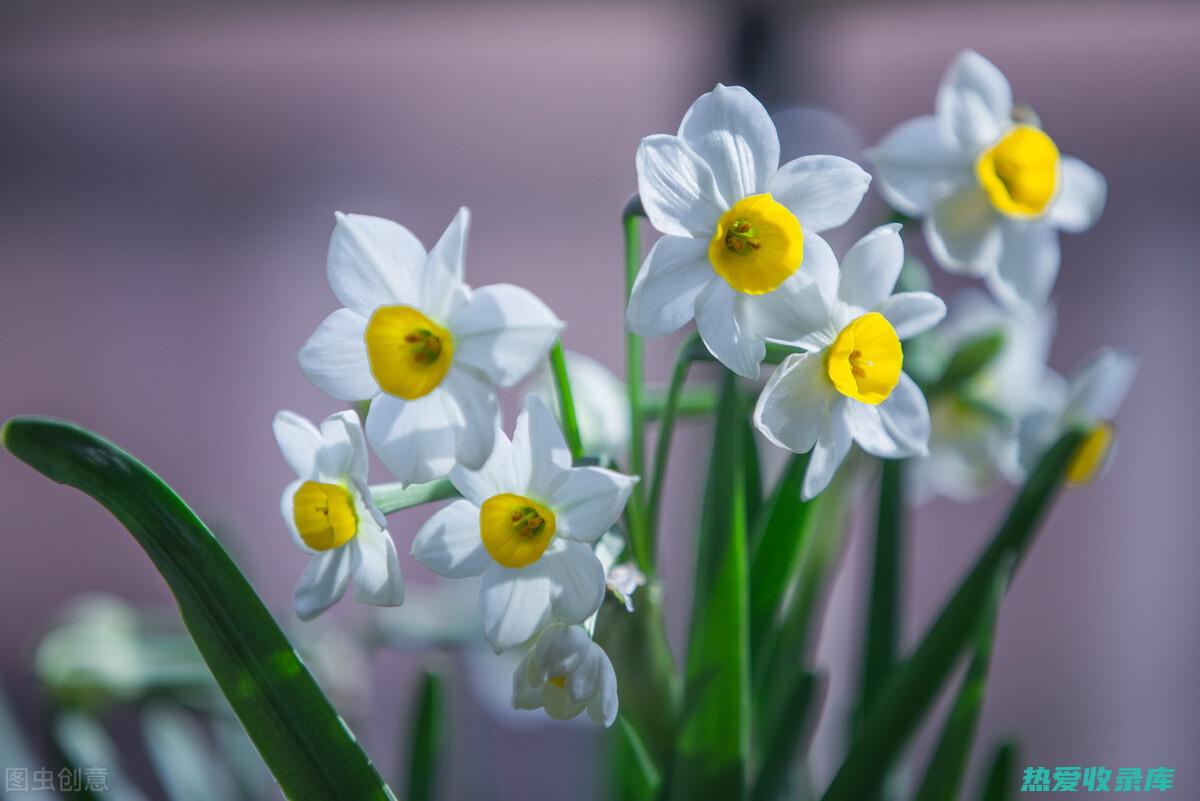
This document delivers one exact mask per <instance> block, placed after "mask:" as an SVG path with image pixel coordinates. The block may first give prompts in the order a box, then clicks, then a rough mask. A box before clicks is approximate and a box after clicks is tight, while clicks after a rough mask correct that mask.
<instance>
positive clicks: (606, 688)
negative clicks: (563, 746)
mask: <svg viewBox="0 0 1200 801" xmlns="http://www.w3.org/2000/svg"><path fill="white" fill-rule="evenodd" d="M512 705H513V708H514V709H540V708H544V709H545V710H546V714H547V715H549V716H550V717H552V718H554V719H555V720H570V719H571V718H573V717H575V716H577V715H578V714H579V713H581V712H583V711H584V710H585V709H586V710H587V713H588V717H590V718H591V719H592V720H594V721H596V722H597V723H601V724H603V725H605V726H611V725H612V724H613V722H614V721H615V720H616V719H617V706H618V703H617V674H616V673H615V672H614V671H613V666H612V662H611V661H609V658H608V654H606V653H604V649H603V648H601V647H600V646H599V645H596V643H594V642H592V640H591V638H590V637H588V634H587V632H586V631H585V630H584V629H583V627H582V626H564V625H562V624H559V623H555V624H551V625H549V626H547V627H546V628H545V629H544V630H543V631H542V633H541V634H540V635H539V636H538V638H537V642H536V643H534V646H533V647H532V648H530V649H529V652H528V653H527V654H525V657H524V658H523V659H522V660H521V663H520V664H519V665H517V669H516V671H515V672H514V673H513V691H512Z"/></svg>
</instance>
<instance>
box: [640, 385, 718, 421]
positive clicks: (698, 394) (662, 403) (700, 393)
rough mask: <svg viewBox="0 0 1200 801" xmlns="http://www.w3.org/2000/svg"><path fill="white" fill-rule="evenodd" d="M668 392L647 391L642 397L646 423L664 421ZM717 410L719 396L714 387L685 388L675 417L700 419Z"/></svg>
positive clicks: (658, 390)
mask: <svg viewBox="0 0 1200 801" xmlns="http://www.w3.org/2000/svg"><path fill="white" fill-rule="evenodd" d="M667 394H668V393H667V390H662V389H647V390H645V392H644V394H643V397H642V414H643V415H644V416H645V419H646V422H649V423H653V422H654V421H655V420H660V419H662V416H663V412H665V411H666V406H667ZM716 410H717V394H716V393H715V392H713V390H712V387H694V388H691V389H689V388H688V387H684V388H683V390H682V391H681V392H680V393H679V401H678V403H676V405H675V417H676V418H680V417H699V416H701V415H706V414H712V413H713V412H715V411H716Z"/></svg>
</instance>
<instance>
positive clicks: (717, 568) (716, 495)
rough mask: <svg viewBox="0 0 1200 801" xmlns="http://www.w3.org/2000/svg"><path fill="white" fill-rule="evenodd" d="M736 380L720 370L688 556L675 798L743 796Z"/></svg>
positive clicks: (745, 673) (746, 702)
mask: <svg viewBox="0 0 1200 801" xmlns="http://www.w3.org/2000/svg"><path fill="white" fill-rule="evenodd" d="M742 410H743V407H742V403H741V397H740V393H739V391H738V386H737V378H736V376H734V375H733V374H732V373H725V376H724V381H723V385H722V389H721V400H720V404H719V407H718V410H717V422H716V430H715V432H714V435H713V447H712V457H711V463H710V467H709V474H708V486H707V488H706V490H705V499H704V500H705V503H704V515H703V519H702V521H701V526H700V534H699V537H698V541H697V552H696V581H695V585H694V591H693V601H692V619H691V635H690V640H689V643H688V661H687V671H686V681H685V685H684V704H683V709H684V710H685V711H684V715H683V718H682V720H681V721H680V732H679V742H678V747H677V751H676V755H675V764H674V768H673V770H672V773H671V782H670V784H671V795H672V798H675V799H678V801H693V799H696V798H720V799H722V801H740V799H743V798H745V794H746V779H747V775H746V760H747V758H748V756H749V750H750V725H749V723H750V659H749V641H748V640H749V630H748V629H749V627H748V618H747V604H748V601H747V586H746V584H747V569H746V483H745V476H744V474H743V472H744V467H745V460H744V452H743V448H744V447H745V443H744V441H743V440H744V437H743V433H744V430H745V429H744V425H743V423H742V420H741V412H742Z"/></svg>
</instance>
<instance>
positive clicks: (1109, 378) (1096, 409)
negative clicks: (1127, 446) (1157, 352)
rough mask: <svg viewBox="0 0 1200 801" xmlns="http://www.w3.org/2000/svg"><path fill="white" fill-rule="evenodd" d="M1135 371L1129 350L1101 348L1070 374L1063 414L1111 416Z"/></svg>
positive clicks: (1075, 418) (1073, 418) (1076, 418)
mask: <svg viewBox="0 0 1200 801" xmlns="http://www.w3.org/2000/svg"><path fill="white" fill-rule="evenodd" d="M1136 373H1137V358H1136V357H1135V356H1133V354H1131V353H1128V352H1126V351H1122V350H1116V349H1114V348H1101V349H1100V350H1099V351H1097V352H1096V354H1095V355H1094V356H1092V358H1090V359H1088V361H1087V363H1086V364H1085V365H1084V366H1083V367H1081V368H1080V369H1079V370H1078V371H1077V372H1076V373H1075V374H1074V375H1073V376H1071V383H1070V388H1069V390H1068V400H1067V410H1066V413H1065V415H1064V416H1065V417H1066V418H1067V421H1068V422H1071V423H1074V422H1076V421H1079V420H1082V421H1083V422H1087V423H1094V422H1096V421H1099V420H1105V421H1108V420H1112V419H1113V417H1115V416H1116V414H1117V409H1119V408H1120V407H1121V403H1122V402H1124V400H1125V396H1126V395H1127V394H1128V393H1129V388H1130V387H1131V386H1132V385H1133V377H1134V375H1135V374H1136Z"/></svg>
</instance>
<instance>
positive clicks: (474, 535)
mask: <svg viewBox="0 0 1200 801" xmlns="http://www.w3.org/2000/svg"><path fill="white" fill-rule="evenodd" d="M494 439H495V449H494V450H493V452H492V455H491V456H490V457H489V458H488V460H487V462H486V463H484V465H483V467H482V468H480V469H479V470H477V471H471V470H466V469H464V468H462V467H455V468H454V470H452V471H451V472H450V481H451V482H452V483H453V484H454V486H455V488H456V489H458V491H459V492H460V493H461V494H462V496H463V500H459V501H455V502H454V503H451V504H450V505H449V506H447V507H445V508H444V509H442V510H440V511H439V512H437V514H435V515H434V516H433V517H432V518H430V520H429V521H428V522H427V523H426V524H425V525H424V526H422V528H421V530H420V532H419V533H418V534H417V537H416V539H415V540H414V541H413V546H412V553H413V556H414V557H416V558H417V560H418V561H420V562H421V563H422V564H424V565H425V566H426V567H428V568H429V569H430V570H432V571H433V572H434V573H437V574H438V575H442V576H446V577H448V578H462V577H465V576H477V575H480V574H482V575H483V584H482V587H481V589H480V595H479V600H480V607H481V611H482V615H483V624H484V632H485V633H486V635H487V638H488V640H489V641H490V642H491V643H492V646H493V647H494V648H495V649H496V651H497V652H500V651H503V650H506V649H508V648H512V647H514V646H516V645H520V644H521V643H523V642H525V641H526V640H528V639H530V638H531V637H533V635H534V634H536V633H537V632H538V631H539V630H540V629H541V628H542V627H543V626H545V625H546V624H547V623H549V622H550V620H551V619H552V617H553V618H555V619H557V620H559V621H562V622H564V623H582V622H583V621H585V620H587V619H588V617H590V616H591V615H592V613H593V612H595V611H596V609H598V608H599V606H600V602H601V601H602V600H603V599H604V587H605V576H604V568H603V566H602V565H601V564H600V560H599V559H597V558H596V554H595V553H594V552H593V550H592V543H594V542H595V541H596V540H597V539H599V538H600V536H601V535H603V534H604V532H606V531H608V530H609V528H611V527H612V525H613V524H614V523H616V521H617V518H619V517H620V515H621V511H622V510H623V509H624V508H625V501H626V500H627V499H628V498H629V493H630V491H631V490H632V489H633V485H634V483H635V482H636V481H637V479H635V478H630V477H628V476H623V475H621V474H620V473H615V472H613V471H611V470H605V469H603V468H600V467H571V454H570V451H569V450H568V449H567V444H566V442H565V441H564V440H563V435H562V431H561V430H560V429H559V427H558V424H557V423H556V422H555V421H554V417H553V415H551V414H550V410H549V409H547V408H546V406H545V404H544V403H542V401H540V400H539V399H538V398H536V397H533V396H530V397H528V398H526V402H525V410H524V411H523V412H522V413H521V415H520V416H519V417H518V418H517V425H516V429H515V431H514V433H513V438H512V441H511V442H510V441H509V439H508V438H507V437H506V436H504V432H502V431H497V432H496V434H495V438H494Z"/></svg>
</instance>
